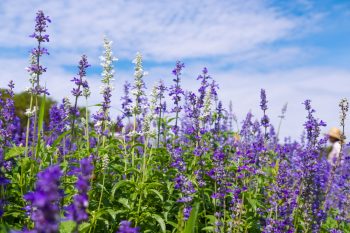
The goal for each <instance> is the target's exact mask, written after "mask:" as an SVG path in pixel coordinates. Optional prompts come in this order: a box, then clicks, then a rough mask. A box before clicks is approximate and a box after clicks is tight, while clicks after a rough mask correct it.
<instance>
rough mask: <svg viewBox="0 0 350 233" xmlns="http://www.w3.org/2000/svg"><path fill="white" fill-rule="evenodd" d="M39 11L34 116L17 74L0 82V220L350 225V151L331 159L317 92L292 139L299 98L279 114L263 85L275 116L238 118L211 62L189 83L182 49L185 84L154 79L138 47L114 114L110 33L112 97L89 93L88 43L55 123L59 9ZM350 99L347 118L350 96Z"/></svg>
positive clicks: (4, 226) (12, 228)
mask: <svg viewBox="0 0 350 233" xmlns="http://www.w3.org/2000/svg"><path fill="white" fill-rule="evenodd" d="M34 23H35V28H34V32H33V34H32V35H31V36H30V37H31V38H32V40H34V41H35V42H36V44H37V46H36V47H35V48H33V49H32V51H31V54H30V58H31V59H30V64H29V65H28V68H27V71H28V77H29V84H30V88H29V89H28V90H26V91H27V92H28V93H29V94H30V105H29V106H27V110H26V111H25V116H26V119H25V122H26V124H25V126H23V125H21V123H20V118H19V117H18V116H16V114H15V107H14V100H13V98H14V95H15V94H14V92H13V89H14V85H15V84H14V83H13V82H10V83H9V84H8V88H7V89H6V90H2V91H0V227H1V228H0V230H1V232H33V233H34V232H35V233H54V232H63V233H73V232H74V233H75V232H86V233H92V232H113V233H115V232H118V233H134V232H145V233H147V232H150V233H151V232H164V233H167V232H180V233H191V232H221V233H230V232H231V233H233V232H236V233H238V232H265V233H268V232H276V233H277V232H290V233H292V232H333V233H335V232H337V233H338V232H350V223H349V221H350V192H349V191H350V190H349V189H350V170H349V169H350V154H349V153H347V150H346V149H347V146H346V144H342V152H341V153H340V158H339V159H338V161H336V163H335V164H334V165H331V164H329V163H328V162H327V148H326V143H327V136H324V135H323V134H321V130H322V129H323V127H325V126H326V124H325V122H323V121H322V120H319V119H318V118H317V117H316V115H315V110H314V109H313V108H312V106H311V101H310V100H305V102H304V103H302V104H304V106H305V124H304V134H303V136H302V138H301V140H300V141H292V140H291V139H288V138H287V139H285V140H281V139H280V138H279V131H280V128H281V125H283V120H284V118H285V116H286V112H287V105H285V106H284V107H283V109H282V110H281V115H280V116H279V118H280V123H279V125H277V126H276V127H275V126H273V125H272V124H271V122H270V120H269V117H268V115H269V108H268V99H267V96H266V94H267V93H266V92H265V90H264V89H261V93H260V96H261V99H260V108H261V111H262V112H263V117H262V118H261V119H258V118H256V117H254V116H253V115H252V113H250V112H249V113H248V114H247V115H246V118H245V119H244V120H243V122H239V121H238V120H237V118H236V116H235V113H234V112H233V110H232V106H231V105H229V106H224V105H223V102H222V101H221V99H220V93H219V85H218V84H217V83H216V82H215V81H214V79H213V78H212V77H211V76H210V75H209V71H208V69H207V68H203V70H202V71H201V72H200V74H199V76H198V78H197V80H198V87H197V91H194V92H193V91H189V90H185V89H184V88H183V87H182V85H181V75H182V71H183V70H184V69H185V65H184V64H183V63H182V62H180V61H178V62H176V63H175V67H174V69H173V70H172V71H171V70H170V71H169V78H170V76H171V79H172V85H170V86H166V85H165V84H164V83H163V82H161V81H160V82H159V83H158V84H156V85H155V86H154V87H153V88H149V89H146V85H145V82H144V76H145V71H144V69H143V61H142V55H141V54H140V53H138V54H137V55H136V58H135V59H134V61H133V63H134V67H135V72H134V80H130V83H129V82H127V83H125V85H124V90H118V91H120V92H122V91H123V93H124V95H123V97H122V98H121V99H120V102H119V106H120V109H121V114H119V115H113V114H111V100H112V99H113V97H112V91H113V88H114V87H113V83H114V76H115V75H114V61H115V60H116V58H115V57H114V55H113V52H112V46H111V45H112V43H111V41H109V40H108V39H107V38H105V39H104V41H103V45H104V51H103V52H102V55H101V65H102V68H103V72H102V74H101V83H102V88H101V95H102V96H103V101H102V103H100V104H99V105H98V106H95V107H98V108H99V110H98V111H97V112H92V113H91V114H90V111H89V106H88V105H87V106H85V107H86V108H84V109H83V110H82V108H80V107H82V106H78V102H80V101H81V100H83V102H84V101H85V100H86V103H88V100H89V96H90V90H89V83H88V82H87V79H86V76H87V70H88V69H89V67H90V65H89V61H88V57H87V56H85V55H82V56H81V60H80V61H79V62H78V67H77V74H76V76H75V77H74V78H72V80H71V81H72V82H73V83H74V85H75V87H74V89H73V90H72V91H71V96H70V98H64V99H63V100H62V101H61V102H59V103H57V104H54V105H53V106H51V108H50V109H49V116H48V117H49V122H48V123H46V122H45V121H44V118H45V117H47V116H45V110H47V109H45V106H46V105H45V99H46V97H47V96H48V95H49V92H50V90H47V89H46V88H45V86H44V85H43V84H42V82H41V77H43V76H45V72H46V70H47V69H49V67H48V68H46V67H45V64H44V63H43V57H44V56H47V55H48V50H47V49H46V48H45V45H46V44H47V43H49V35H47V33H46V30H47V27H48V26H49V24H50V23H51V20H50V18H49V17H48V16H46V15H45V14H44V13H43V12H42V11H38V13H37V15H36V19H35V22H34ZM149 92H150V93H149ZM114 99H115V98H114ZM339 107H340V112H341V116H340V123H339V125H340V127H341V128H342V132H344V128H345V119H346V115H347V112H348V102H347V100H346V99H343V100H341V101H340V104H339ZM342 137H344V138H345V136H344V135H342Z"/></svg>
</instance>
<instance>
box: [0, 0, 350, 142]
mask: <svg viewBox="0 0 350 233" xmlns="http://www.w3.org/2000/svg"><path fill="white" fill-rule="evenodd" d="M38 9H42V10H44V12H45V13H46V14H47V15H49V16H50V17H51V19H52V24H51V25H50V28H49V30H48V31H49V34H50V36H51V41H50V43H49V44H48V45H47V48H48V49H49V51H50V52H51V54H50V56H49V58H46V59H45V60H44V64H46V66H47V67H48V72H47V74H45V77H43V80H44V81H45V82H46V84H47V86H48V88H49V90H50V91H51V93H52V97H53V98H55V99H57V100H59V99H61V98H62V97H63V96H69V95H70V93H69V90H70V89H71V87H72V84H71V83H70V82H69V80H70V79H71V77H72V76H74V74H75V72H76V64H77V62H78V60H79V57H80V56H81V55H82V54H87V56H88V59H89V60H90V62H91V64H92V68H91V69H90V72H89V82H90V84H91V86H92V91H93V93H92V97H91V100H90V102H91V103H97V102H99V101H100V99H101V98H100V96H99V91H98V89H99V72H100V70H101V69H100V67H99V61H98V57H99V56H100V54H101V53H102V39H103V36H104V35H106V36H107V37H108V38H109V39H111V40H112V41H114V44H113V51H114V54H115V56H116V57H118V58H119V61H118V62H116V63H115V68H116V81H115V82H116V83H115V86H116V90H115V93H114V96H115V98H114V101H113V107H114V109H118V108H119V101H118V100H119V97H120V94H121V91H122V88H121V86H122V84H123V82H124V81H125V80H129V81H132V74H133V70H132V69H133V65H132V64H131V61H132V60H133V57H134V56H135V53H136V52H137V51H140V52H141V53H142V54H143V55H144V60H145V63H144V64H145V70H147V71H148V72H149V75H148V77H147V78H146V82H147V84H148V86H151V85H153V84H154V82H156V81H157V80H159V79H163V80H164V81H165V82H166V83H170V82H171V73H170V72H171V70H172V67H173V66H174V63H175V61H176V60H182V61H184V62H185V64H186V70H185V72H184V78H183V82H184V86H187V87H189V88H190V89H193V88H195V87H196V86H198V84H197V83H196V81H195V79H196V77H197V75H198V74H199V73H200V71H201V69H202V67H204V66H206V67H208V69H209V72H210V73H211V75H212V76H213V77H214V78H215V79H216V80H217V81H218V82H219V85H220V87H221V90H220V96H221V98H222V99H223V100H224V102H225V103H228V102H229V100H232V102H233V106H234V109H235V111H236V113H237V115H238V117H239V119H240V120H242V119H243V117H244V115H245V114H246V113H247V112H248V111H249V110H251V111H252V112H253V114H255V115H256V116H257V117H260V115H261V112H260V111H259V90H260V88H265V89H266V91H267V96H268V98H269V100H270V101H269V107H270V108H269V114H270V117H271V118H272V120H273V122H277V120H278V118H277V116H278V115H279V111H280V109H281V108H282V106H283V104H284V103H286V102H288V104H289V110H288V113H287V118H286V121H285V123H284V126H283V128H282V135H284V136H286V135H291V136H292V137H294V138H297V137H298V136H299V135H300V133H301V131H302V124H303V121H304V118H305V115H306V114H305V112H304V110H303V106H302V105H301V102H303V100H305V99H307V98H309V99H311V100H312V101H313V102H312V103H313V106H314V107H315V108H316V110H317V115H318V117H320V118H322V119H323V120H325V121H326V122H328V124H329V126H334V125H335V126H336V125H337V124H338V108H337V105H338V101H339V100H340V98H342V97H347V98H349V97H350V95H349V89H348V88H347V87H348V86H350V66H349V61H350V1H348V0H344V1H335V0H318V1H316V0H314V1H311V0H294V1H292V0H283V1H281V0H279V1H277V0H245V1H243V0H227V1H225V0H220V1H214V0H206V1H199V0H193V1H167V0H165V1H155V0H149V1H125V0H100V1H98V0H89V1H67V0H66V1H64V0H62V1H53V0H46V1H42V0H27V1H24V0H22V1H20V0H3V1H1V2H0V35H1V36H0V62H1V64H2V69H0V87H3V86H5V85H6V82H8V81H9V80H10V79H13V80H15V83H16V90H17V91H22V90H23V89H24V88H25V87H26V86H27V85H28V81H27V74H26V71H25V70H24V68H25V66H26V65H27V63H28V58H27V57H28V50H29V49H30V48H31V47H33V46H35V42H34V41H33V40H32V39H30V38H28V36H27V35H29V34H31V33H32V30H33V26H34V18H35V12H36V11H37V10H38ZM149 89H150V88H149ZM349 128H350V127H349Z"/></svg>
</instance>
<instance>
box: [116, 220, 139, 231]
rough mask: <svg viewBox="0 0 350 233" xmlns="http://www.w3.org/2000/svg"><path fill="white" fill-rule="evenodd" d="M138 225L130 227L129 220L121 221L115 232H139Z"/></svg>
mask: <svg viewBox="0 0 350 233" xmlns="http://www.w3.org/2000/svg"><path fill="white" fill-rule="evenodd" d="M139 232H140V228H139V227H132V226H131V222H129V221H121V222H120V225H119V228H118V231H117V232H116V233H139Z"/></svg>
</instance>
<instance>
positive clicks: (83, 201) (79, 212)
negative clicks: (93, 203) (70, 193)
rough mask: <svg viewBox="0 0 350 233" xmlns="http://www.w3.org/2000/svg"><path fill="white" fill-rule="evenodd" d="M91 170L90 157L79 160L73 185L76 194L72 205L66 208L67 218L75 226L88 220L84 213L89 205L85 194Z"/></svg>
mask: <svg viewBox="0 0 350 233" xmlns="http://www.w3.org/2000/svg"><path fill="white" fill-rule="evenodd" d="M93 169H94V167H93V165H92V158H91V157H89V158H83V159H82V160H80V168H79V170H78V174H77V176H78V180H77V182H76V184H75V185H76V189H77V190H78V193H77V194H76V195H75V196H74V197H73V203H72V204H71V205H69V206H68V207H67V218H68V219H70V220H73V221H75V222H76V223H77V224H80V223H82V222H83V221H86V220H88V218H89V215H88V213H87V212H86V210H87V207H88V203H89V200H88V195H87V192H88V191H89V189H90V178H91V175H92V171H93Z"/></svg>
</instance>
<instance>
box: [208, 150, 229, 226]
mask: <svg viewBox="0 0 350 233" xmlns="http://www.w3.org/2000/svg"><path fill="white" fill-rule="evenodd" d="M212 160H213V168H212V169H211V170H210V171H209V173H208V175H209V176H210V177H211V178H212V179H213V180H214V182H215V184H216V185H215V187H216V188H217V190H215V191H214V192H213V194H212V195H211V197H212V198H213V199H214V200H215V205H216V212H215V214H214V215H215V219H216V221H215V232H221V230H220V229H221V227H222V225H223V222H222V220H221V218H222V216H223V212H222V210H223V209H224V208H225V197H226V194H227V192H228V190H227V185H228V184H227V181H226V179H227V174H226V170H225V153H223V152H222V151H221V150H220V148H218V149H217V150H216V151H215V152H214V154H213V156H212Z"/></svg>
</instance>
